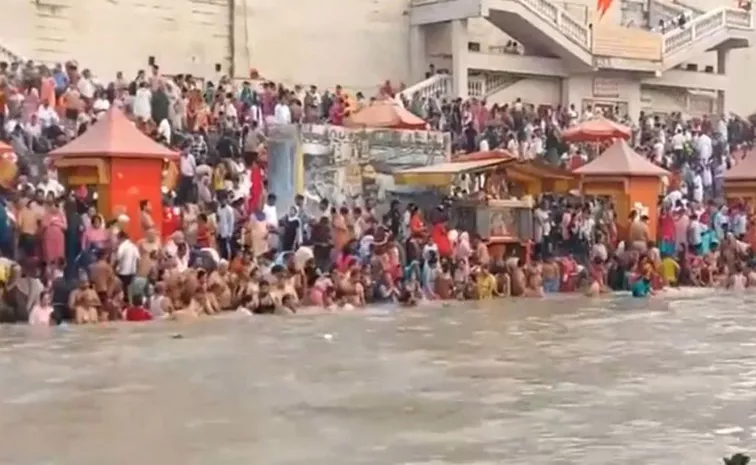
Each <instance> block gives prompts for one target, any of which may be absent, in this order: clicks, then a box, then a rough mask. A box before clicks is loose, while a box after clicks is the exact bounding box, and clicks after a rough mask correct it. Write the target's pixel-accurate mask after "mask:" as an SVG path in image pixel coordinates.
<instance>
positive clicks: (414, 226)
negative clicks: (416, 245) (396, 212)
mask: <svg viewBox="0 0 756 465" xmlns="http://www.w3.org/2000/svg"><path fill="white" fill-rule="evenodd" d="M409 227H410V233H411V234H412V235H413V236H421V235H422V234H423V233H424V232H425V225H424V224H423V220H421V219H420V214H419V213H415V214H413V215H412V216H411V217H410V223H409Z"/></svg>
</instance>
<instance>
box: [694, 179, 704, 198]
mask: <svg viewBox="0 0 756 465" xmlns="http://www.w3.org/2000/svg"><path fill="white" fill-rule="evenodd" d="M703 192H704V188H703V179H701V175H700V174H696V175H695V176H694V177H693V200H695V201H696V202H698V203H701V202H703Z"/></svg>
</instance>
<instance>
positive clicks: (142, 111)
mask: <svg viewBox="0 0 756 465" xmlns="http://www.w3.org/2000/svg"><path fill="white" fill-rule="evenodd" d="M151 100H152V92H150V89H149V88H147V87H145V88H143V89H139V90H137V92H136V96H135V97H134V116H136V117H138V118H142V119H143V120H145V121H146V120H148V119H150V117H151V116H152V107H151V106H150V102H151Z"/></svg>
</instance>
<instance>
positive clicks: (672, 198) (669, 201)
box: [664, 190, 683, 207]
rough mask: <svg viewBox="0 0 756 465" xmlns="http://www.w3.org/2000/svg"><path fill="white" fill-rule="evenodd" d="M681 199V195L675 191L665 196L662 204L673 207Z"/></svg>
mask: <svg viewBox="0 0 756 465" xmlns="http://www.w3.org/2000/svg"><path fill="white" fill-rule="evenodd" d="M682 199H683V193H682V192H680V191H679V190H675V191H672V192H670V193H669V194H667V196H666V197H664V203H665V204H666V205H668V206H670V207H674V206H675V204H677V202H678V201H680V200H682Z"/></svg>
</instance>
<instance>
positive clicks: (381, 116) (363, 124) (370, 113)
mask: <svg viewBox="0 0 756 465" xmlns="http://www.w3.org/2000/svg"><path fill="white" fill-rule="evenodd" d="M344 126H347V127H359V128H391V129H426V128H427V127H428V123H427V122H426V121H425V120H424V119H422V118H420V117H418V116H415V115H414V114H412V112H410V111H409V110H406V109H404V108H403V107H401V106H399V104H397V103H395V102H393V101H391V100H377V101H375V102H373V103H372V104H371V105H370V106H367V107H364V108H362V109H360V110H358V111H356V112H355V113H354V114H352V115H350V116H348V117H347V118H346V119H345V120H344Z"/></svg>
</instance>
